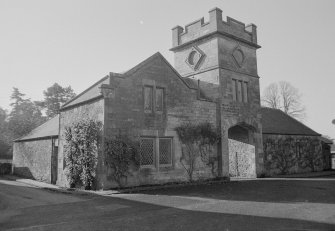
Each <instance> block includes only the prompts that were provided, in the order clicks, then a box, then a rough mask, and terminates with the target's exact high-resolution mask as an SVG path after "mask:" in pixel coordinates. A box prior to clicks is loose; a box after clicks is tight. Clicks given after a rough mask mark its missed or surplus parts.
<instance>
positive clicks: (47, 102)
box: [37, 83, 76, 118]
mask: <svg viewBox="0 0 335 231" xmlns="http://www.w3.org/2000/svg"><path fill="white" fill-rule="evenodd" d="M43 94H44V101H39V102H37V105H38V106H40V107H41V108H43V109H46V115H47V116H48V118H52V117H54V116H55V115H57V114H58V113H59V109H60V108H61V106H62V105H63V104H64V103H65V102H67V101H68V100H70V99H72V98H73V97H74V96H75V95H76V94H75V93H74V92H73V89H72V88H71V86H68V87H62V86H60V85H59V84H58V83H54V84H53V85H52V86H51V87H49V88H47V90H46V91H43Z"/></svg>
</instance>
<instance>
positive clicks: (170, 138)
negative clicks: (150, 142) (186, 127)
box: [157, 136, 173, 167]
mask: <svg viewBox="0 0 335 231" xmlns="http://www.w3.org/2000/svg"><path fill="white" fill-rule="evenodd" d="M157 139H158V147H157V156H158V166H159V167H172V166H173V137H169V136H164V137H157ZM160 140H169V141H170V163H169V164H161V163H160V160H161V152H160V151H161V150H160V147H161V145H160Z"/></svg>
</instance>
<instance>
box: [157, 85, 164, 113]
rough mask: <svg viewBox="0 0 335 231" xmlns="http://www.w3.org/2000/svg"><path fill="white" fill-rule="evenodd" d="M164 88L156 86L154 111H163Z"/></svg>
mask: <svg viewBox="0 0 335 231" xmlns="http://www.w3.org/2000/svg"><path fill="white" fill-rule="evenodd" d="M163 104H164V89H163V88H156V111H157V112H163Z"/></svg>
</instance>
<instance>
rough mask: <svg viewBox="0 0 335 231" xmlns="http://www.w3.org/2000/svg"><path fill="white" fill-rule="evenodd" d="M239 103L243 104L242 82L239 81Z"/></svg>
mask: <svg viewBox="0 0 335 231" xmlns="http://www.w3.org/2000/svg"><path fill="white" fill-rule="evenodd" d="M236 98H237V101H238V102H242V81H237V97H236Z"/></svg>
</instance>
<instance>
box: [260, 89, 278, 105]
mask: <svg viewBox="0 0 335 231" xmlns="http://www.w3.org/2000/svg"><path fill="white" fill-rule="evenodd" d="M262 101H263V103H264V104H266V106H268V107H271V108H276V109H280V95H279V90H278V84H276V83H271V84H270V85H269V86H268V87H267V88H265V90H264V94H263V97H262Z"/></svg>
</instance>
